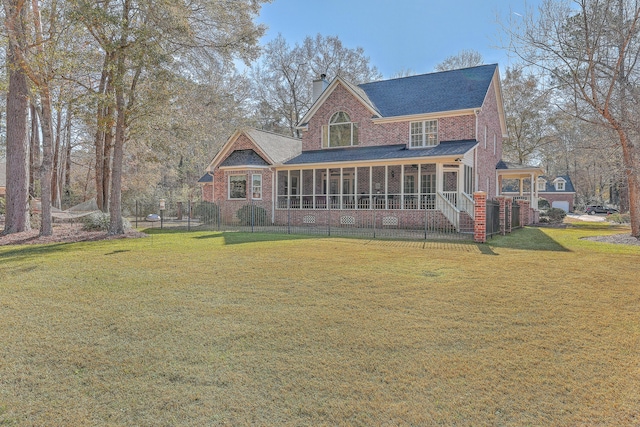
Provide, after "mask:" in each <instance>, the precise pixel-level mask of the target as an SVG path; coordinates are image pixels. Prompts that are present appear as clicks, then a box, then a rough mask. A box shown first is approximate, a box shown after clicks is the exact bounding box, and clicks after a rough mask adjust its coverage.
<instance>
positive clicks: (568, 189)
mask: <svg viewBox="0 0 640 427" xmlns="http://www.w3.org/2000/svg"><path fill="white" fill-rule="evenodd" d="M497 171H498V183H499V188H500V194H501V195H503V196H509V197H511V198H512V199H513V200H526V201H528V202H529V203H530V205H531V206H532V207H534V208H536V209H537V207H538V203H539V201H540V200H542V199H543V200H546V201H548V202H549V206H550V207H553V208H559V209H562V210H564V211H565V212H572V211H573V201H574V197H575V194H576V191H575V188H574V187H573V183H572V182H571V178H570V177H569V175H560V176H557V177H555V178H551V177H548V176H545V175H543V173H544V171H543V170H542V168H540V167H537V166H527V165H521V164H516V163H508V162H505V161H503V160H501V161H500V162H498V166H497ZM532 182H535V183H536V185H535V186H534V187H533V188H531V183H532Z"/></svg>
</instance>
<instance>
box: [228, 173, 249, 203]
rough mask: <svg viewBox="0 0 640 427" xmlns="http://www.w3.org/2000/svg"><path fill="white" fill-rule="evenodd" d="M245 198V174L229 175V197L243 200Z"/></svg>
mask: <svg viewBox="0 0 640 427" xmlns="http://www.w3.org/2000/svg"><path fill="white" fill-rule="evenodd" d="M246 198H247V176H246V175H229V199H230V200H244V199H246Z"/></svg>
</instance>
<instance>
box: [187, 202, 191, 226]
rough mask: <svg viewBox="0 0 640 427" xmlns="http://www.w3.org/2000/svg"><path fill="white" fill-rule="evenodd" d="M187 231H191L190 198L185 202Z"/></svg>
mask: <svg viewBox="0 0 640 427" xmlns="http://www.w3.org/2000/svg"><path fill="white" fill-rule="evenodd" d="M187 231H191V199H189V203H188V204H187Z"/></svg>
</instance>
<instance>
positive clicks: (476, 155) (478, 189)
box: [473, 110, 480, 191]
mask: <svg viewBox="0 0 640 427" xmlns="http://www.w3.org/2000/svg"><path fill="white" fill-rule="evenodd" d="M475 113H476V135H475V136H476V142H478V145H477V146H476V151H475V153H474V162H475V165H474V166H475V167H474V171H473V174H474V175H475V177H474V178H475V179H474V181H475V185H474V189H475V191H480V173H479V171H478V169H480V167H479V165H478V150H479V149H480V142H479V141H478V127H479V126H480V124H479V121H478V116H479V115H480V110H476V111H475Z"/></svg>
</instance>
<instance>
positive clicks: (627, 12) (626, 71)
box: [505, 0, 640, 238]
mask: <svg viewBox="0 0 640 427" xmlns="http://www.w3.org/2000/svg"><path fill="white" fill-rule="evenodd" d="M505 29H506V32H507V34H508V35H509V49H510V50H511V51H512V52H514V53H515V54H516V55H518V57H520V58H521V59H522V60H523V61H524V62H525V63H527V64H530V65H532V66H535V67H536V68H537V69H538V70H540V71H541V72H542V73H544V76H545V77H547V78H548V81H549V82H551V83H553V84H554V85H555V87H557V88H558V89H559V90H562V91H563V94H564V95H565V97H566V98H567V99H568V100H569V101H570V102H571V103H572V105H573V113H574V114H575V115H576V116H577V117H579V118H580V119H582V120H585V121H588V122H591V123H598V124H600V125H601V126H605V127H607V128H609V129H611V130H613V131H614V132H615V134H616V136H617V142H618V144H619V146H620V148H621V151H622V158H623V164H624V173H625V176H626V179H627V184H628V192H629V208H630V214H631V234H632V235H633V236H635V237H637V238H640V148H639V146H638V143H639V142H640V121H638V119H637V117H638V114H637V113H638V105H639V101H640V69H639V68H638V57H639V55H640V4H638V2H637V1H634V0H601V1H595V0H574V1H567V0H564V1H563V0H545V1H544V2H543V4H542V5H541V6H540V7H539V9H538V11H537V13H536V14H534V13H533V12H530V13H528V14H527V15H526V16H525V17H523V19H522V20H520V21H515V20H511V22H510V26H508V27H506V28H505Z"/></svg>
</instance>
